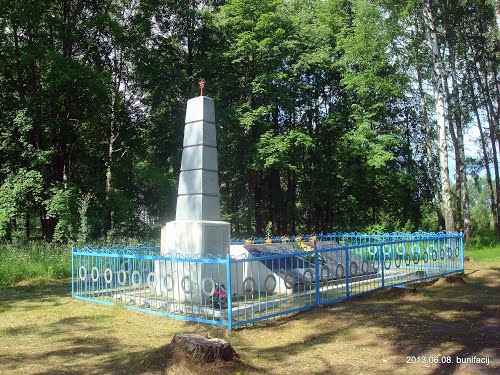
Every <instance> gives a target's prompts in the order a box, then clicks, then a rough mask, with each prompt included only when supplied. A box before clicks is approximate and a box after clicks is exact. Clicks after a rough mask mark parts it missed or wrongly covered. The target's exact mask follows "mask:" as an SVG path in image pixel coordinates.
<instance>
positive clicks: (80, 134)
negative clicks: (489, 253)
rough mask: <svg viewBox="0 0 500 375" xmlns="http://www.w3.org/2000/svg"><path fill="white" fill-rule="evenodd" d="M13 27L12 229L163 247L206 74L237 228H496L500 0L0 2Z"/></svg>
mask: <svg viewBox="0 0 500 375" xmlns="http://www.w3.org/2000/svg"><path fill="white" fill-rule="evenodd" d="M0 23H1V27H0V239H2V240H7V241H12V240H15V239H32V240H42V239H43V240H45V241H48V242H52V241H54V242H61V243H64V242H70V241H73V242H78V243H90V242H92V241H98V240H100V239H106V240H109V241H113V240H116V241H118V240H120V239H126V238H140V239H156V240H157V239H158V238H159V230H160V228H161V227H162V226H163V225H164V224H165V222H167V221H170V220H172V219H173V218H174V217H175V204H176V196H177V179H178V175H179V169H180V159H181V151H182V136H183V127H184V115H185V107H186V101H187V100H188V99H189V98H191V97H193V96H197V95H199V88H198V82H199V81H200V80H204V81H205V82H206V85H205V94H206V95H207V96H209V97H211V98H213V99H214V100H215V105H216V122H217V132H218V134H217V136H218V152H219V179H220V184H221V187H220V194H221V210H222V216H223V219H224V220H226V221H228V222H230V223H231V226H232V231H233V236H242V237H245V236H262V235H265V234H268V233H273V234H290V235H293V234H296V233H306V232H307V233H311V232H331V231H355V230H357V231H365V232H374V231H398V230H401V231H417V230H428V231H431V230H432V231H438V230H448V231H463V232H464V235H465V239H466V240H468V239H469V238H474V237H475V236H482V235H491V236H496V237H497V238H499V237H500V199H499V198H500V175H499V173H500V171H499V161H498V157H499V153H500V130H499V125H498V124H499V116H500V113H499V102H500V82H499V81H500V77H499V75H498V63H499V60H498V56H499V53H500V43H499V35H500V25H499V24H500V2H499V1H498V0H469V1H465V0H446V1H442V0H407V1H401V0H380V1H376V0H58V1H53V0H1V1H0ZM470 134H475V136H469V135H470ZM469 144H472V145H473V146H474V152H472V153H471V152H467V150H468V145H469Z"/></svg>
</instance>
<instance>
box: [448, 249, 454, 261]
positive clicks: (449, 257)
mask: <svg viewBox="0 0 500 375" xmlns="http://www.w3.org/2000/svg"><path fill="white" fill-rule="evenodd" d="M452 256H453V249H452V248H451V247H449V248H448V259H451V257H452Z"/></svg>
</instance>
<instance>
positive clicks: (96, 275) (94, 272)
mask: <svg viewBox="0 0 500 375" xmlns="http://www.w3.org/2000/svg"><path fill="white" fill-rule="evenodd" d="M90 278H91V279H92V281H94V282H95V281H97V280H99V270H98V269H97V267H92V269H91V270H90Z"/></svg>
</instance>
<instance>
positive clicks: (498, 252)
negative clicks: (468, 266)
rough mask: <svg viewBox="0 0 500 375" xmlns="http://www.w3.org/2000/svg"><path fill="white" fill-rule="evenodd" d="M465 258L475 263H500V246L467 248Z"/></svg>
mask: <svg viewBox="0 0 500 375" xmlns="http://www.w3.org/2000/svg"><path fill="white" fill-rule="evenodd" d="M465 256H468V257H469V258H470V260H473V261H475V262H499V261H500V244H496V245H493V246H483V247H472V246H467V247H466V248H465Z"/></svg>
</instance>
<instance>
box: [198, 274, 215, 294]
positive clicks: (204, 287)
mask: <svg viewBox="0 0 500 375" xmlns="http://www.w3.org/2000/svg"><path fill="white" fill-rule="evenodd" d="M207 282H209V283H210V289H209V291H207ZM201 292H202V293H203V294H204V295H206V296H207V297H212V296H213V295H214V293H215V282H214V281H213V280H212V279H211V278H210V277H204V278H203V279H201Z"/></svg>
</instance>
